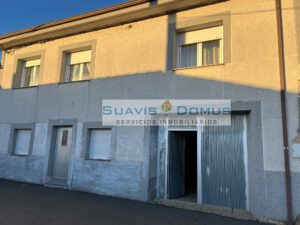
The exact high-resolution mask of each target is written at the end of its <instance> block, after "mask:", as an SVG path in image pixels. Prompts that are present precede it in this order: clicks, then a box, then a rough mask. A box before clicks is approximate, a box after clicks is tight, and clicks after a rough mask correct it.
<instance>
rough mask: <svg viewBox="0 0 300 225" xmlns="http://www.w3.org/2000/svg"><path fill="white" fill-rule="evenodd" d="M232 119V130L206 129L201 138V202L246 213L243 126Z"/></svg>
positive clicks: (240, 119)
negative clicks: (241, 210) (243, 210)
mask: <svg viewBox="0 0 300 225" xmlns="http://www.w3.org/2000/svg"><path fill="white" fill-rule="evenodd" d="M245 121H246V120H245V116H242V115H234V116H233V117H232V125H231V126H220V127H217V126H208V127H204V128H203V129H202V132H201V133H200V138H201V193H202V195H201V198H202V199H201V202H202V203H203V204H209V205H217V206H223V207H228V208H235V209H246V166H245V162H246V122H245Z"/></svg>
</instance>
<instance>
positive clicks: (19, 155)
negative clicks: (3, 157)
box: [12, 153, 30, 157]
mask: <svg viewBox="0 0 300 225" xmlns="http://www.w3.org/2000/svg"><path fill="white" fill-rule="evenodd" d="M12 156H17V157H27V156H30V155H29V154H27V155H25V154H24V155H21V154H15V153H14V154H12Z"/></svg>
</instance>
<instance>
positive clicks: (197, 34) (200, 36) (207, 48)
mask: <svg viewBox="0 0 300 225" xmlns="http://www.w3.org/2000/svg"><path fill="white" fill-rule="evenodd" d="M220 63H223V26H218V27H213V28H207V29H202V30H196V31H189V32H184V33H180V34H179V35H178V41H177V67H178V68H187V67H196V66H209V65H217V64H220Z"/></svg>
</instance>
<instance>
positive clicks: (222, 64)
mask: <svg viewBox="0 0 300 225" xmlns="http://www.w3.org/2000/svg"><path fill="white" fill-rule="evenodd" d="M224 65H225V63H219V64H215V65H209V66H192V67H184V68H175V69H173V71H181V70H192V69H202V68H203V69H204V68H209V67H218V66H224Z"/></svg>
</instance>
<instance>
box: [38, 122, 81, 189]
mask: <svg viewBox="0 0 300 225" xmlns="http://www.w3.org/2000/svg"><path fill="white" fill-rule="evenodd" d="M77 123H78V121H77V120H73V119H66V120H50V121H49V125H48V137H47V145H46V146H47V148H46V151H47V152H46V155H47V162H46V163H45V166H44V173H43V181H42V182H43V183H44V184H46V183H51V180H52V171H53V163H54V157H55V147H56V138H57V129H58V128H60V127H70V128H72V140H71V149H70V155H69V166H68V177H67V180H66V184H65V185H66V186H67V187H68V188H71V187H72V177H73V168H74V160H75V149H76V137H77Z"/></svg>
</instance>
